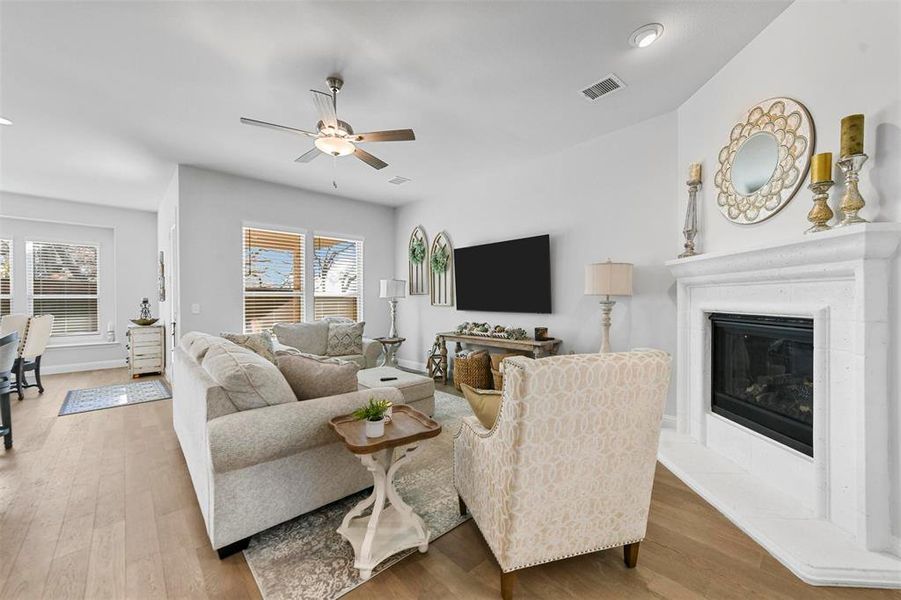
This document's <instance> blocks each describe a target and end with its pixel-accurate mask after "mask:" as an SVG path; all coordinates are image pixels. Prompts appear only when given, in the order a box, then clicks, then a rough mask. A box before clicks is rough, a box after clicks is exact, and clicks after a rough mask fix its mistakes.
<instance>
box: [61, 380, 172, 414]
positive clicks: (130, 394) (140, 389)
mask: <svg viewBox="0 0 901 600" xmlns="http://www.w3.org/2000/svg"><path fill="white" fill-rule="evenodd" d="M171 397H172V392H170V391H169V386H168V385H166V382H165V381H163V380H162V379H154V380H151V381H135V382H132V383H123V384H117V385H105V386H103V387H95V388H85V389H83V390H69V393H68V394H66V399H65V400H64V401H63V405H62V406H61V407H60V409H59V416H63V415H74V414H76V413H83V412H91V411H92V410H103V409H104V408H113V407H115V406H125V405H127V404H141V403H143V402H155V401H156V400H166V399H167V398H171Z"/></svg>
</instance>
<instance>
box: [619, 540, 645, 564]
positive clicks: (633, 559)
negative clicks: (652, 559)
mask: <svg viewBox="0 0 901 600" xmlns="http://www.w3.org/2000/svg"><path fill="white" fill-rule="evenodd" d="M640 543H641V542H635V543H634V544H626V545H625V546H623V560H625V562H626V566H627V567H629V568H630V569H634V568H635V565H637V564H638V545H639V544H640Z"/></svg>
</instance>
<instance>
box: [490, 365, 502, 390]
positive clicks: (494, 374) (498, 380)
mask: <svg viewBox="0 0 901 600" xmlns="http://www.w3.org/2000/svg"><path fill="white" fill-rule="evenodd" d="M491 379H492V381H493V382H494V389H496V390H503V389H504V374H503V373H501V372H500V371H498V370H497V369H491Z"/></svg>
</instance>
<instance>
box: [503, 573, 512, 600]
mask: <svg viewBox="0 0 901 600" xmlns="http://www.w3.org/2000/svg"><path fill="white" fill-rule="evenodd" d="M515 585H516V571H510V572H509V573H504V572H501V599H502V600H513V587H514V586H515Z"/></svg>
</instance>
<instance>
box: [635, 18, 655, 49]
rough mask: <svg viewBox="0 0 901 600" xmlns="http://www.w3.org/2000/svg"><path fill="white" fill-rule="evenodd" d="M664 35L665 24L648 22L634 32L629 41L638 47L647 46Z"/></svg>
mask: <svg viewBox="0 0 901 600" xmlns="http://www.w3.org/2000/svg"><path fill="white" fill-rule="evenodd" d="M661 35H663V25H661V24H660V23H648V24H647V25H643V26H641V27H639V28H638V29H636V30H635V31H633V32H632V35H630V36H629V43H630V44H631V45H633V46H635V47H636V48H647V47H648V46H650V45H651V44H653V43H654V42H656V41H657V40H658V39H660V36H661Z"/></svg>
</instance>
